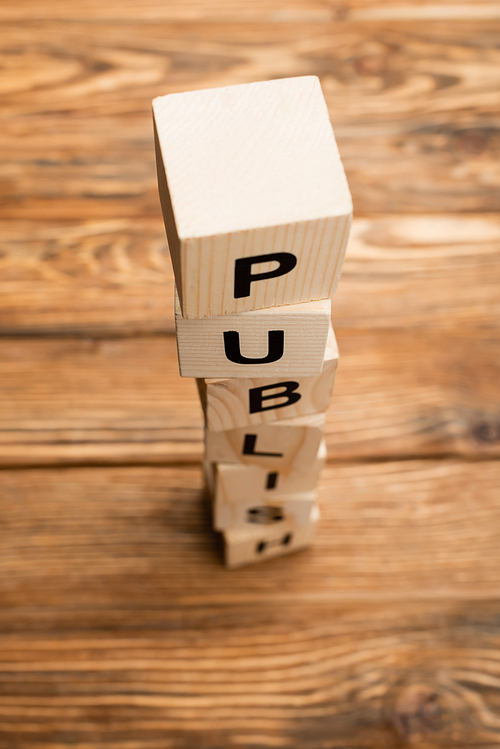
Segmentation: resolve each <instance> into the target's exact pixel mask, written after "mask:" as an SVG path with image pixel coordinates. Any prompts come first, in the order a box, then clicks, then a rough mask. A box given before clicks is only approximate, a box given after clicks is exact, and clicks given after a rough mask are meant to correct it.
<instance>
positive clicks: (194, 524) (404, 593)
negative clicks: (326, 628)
mask: <svg viewBox="0 0 500 749" xmlns="http://www.w3.org/2000/svg"><path fill="white" fill-rule="evenodd" d="M499 478H500V463H499V462H498V461H495V460H491V461H490V460H482V461H470V462H469V461H461V460H451V459H442V460H429V459H426V460H407V461H406V460H399V461H392V462H391V461H388V462H374V463H360V464H359V463H358V464H352V463H344V464H338V465H330V466H328V467H327V468H326V469H325V471H324V473H323V475H322V478H321V480H320V483H319V488H318V500H319V504H320V509H321V520H320V523H319V527H318V530H317V532H316V537H315V541H314V545H313V547H312V549H311V550H310V551H307V552H303V553H300V554H295V555H291V556H290V557H289V558H288V559H286V560H285V559H283V561H279V562H275V563H270V562H269V563H268V562H262V564H260V565H259V571H258V573H257V570H256V569H255V568H248V569H245V570H241V572H240V573H238V574H231V573H230V572H228V571H227V570H225V569H224V567H223V565H222V562H221V556H220V549H219V545H218V538H217V536H216V534H215V533H213V532H212V531H211V528H210V526H211V523H210V517H209V509H208V506H207V505H208V501H207V498H206V497H204V495H203V490H202V485H203V482H202V476H201V468H200V467H199V466H198V467H191V468H189V467H186V468H168V467H135V468H134V467H113V468H71V469H70V468H68V469H65V470H61V469H57V470H53V469H31V470H22V471H17V470H5V471H2V472H0V486H1V487H2V498H3V501H2V512H1V517H2V522H3V524H4V527H5V528H8V529H9V532H8V533H5V534H4V540H3V554H2V568H3V569H4V570H5V574H3V575H2V576H1V579H0V591H1V596H2V601H3V605H4V607H7V608H11V607H23V606H28V605H29V606H33V607H42V608H44V607H46V606H50V607H55V608H61V607H63V608H64V607H65V606H66V605H70V607H71V608H79V607H83V608H84V609H85V608H86V607H88V606H90V607H94V608H95V607H99V606H103V607H104V609H107V608H110V609H114V608H116V607H118V608H120V607H122V608H123V607H127V606H128V607H130V609H131V610H133V609H134V608H140V607H141V606H146V607H147V608H149V609H151V608H154V607H156V606H159V607H160V608H165V607H177V606H188V605H189V606H194V607H198V606H210V605H213V604H215V605H225V606H229V607H231V606H238V605H243V604H244V605H245V606H257V607H258V606H260V605H263V606H264V605H271V607H272V608H274V607H279V606H281V605H292V606H307V604H308V602H311V603H317V604H325V603H335V602H349V601H352V602H355V601H358V602H370V601H371V602H374V603H382V602H384V601H385V602H390V601H394V602H400V601H401V600H402V599H403V600H423V599H427V600H432V599H434V600H437V601H444V600H458V599H464V600H465V599H467V600H481V599H484V598H488V597H496V595H497V592H498V565H499V562H500V558H499V557H500V549H499V545H498V521H499V514H500V495H499V492H498V482H499ZM7 571H8V574H7Z"/></svg>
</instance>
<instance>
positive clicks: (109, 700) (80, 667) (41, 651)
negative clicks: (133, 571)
mask: <svg viewBox="0 0 500 749" xmlns="http://www.w3.org/2000/svg"><path fill="white" fill-rule="evenodd" d="M229 574H236V575H238V574H241V573H229ZM216 611H217V610H216ZM234 611H235V609H228V610H227V611H225V612H222V613H221V612H219V611H217V613H215V614H214V610H213V609H212V610H209V609H202V610H201V611H197V610H196V609H192V610H188V609H184V610H182V611H181V612H176V613H177V616H176V617H175V618H174V616H173V615H172V612H168V611H167V610H162V611H161V614H160V616H159V615H158V611H157V610H156V611H147V612H144V613H146V615H149V616H151V617H153V619H149V620H143V619H142V617H141V613H142V612H139V611H138V610H137V609H135V610H132V611H127V614H126V615H125V616H123V615H122V616H121V619H120V620H119V621H118V620H117V621H116V623H113V627H112V629H111V630H110V631H108V632H106V631H104V630H101V631H98V632H93V631H91V630H90V631H85V630H84V631H81V630H80V632H76V633H70V634H64V635H63V636H61V633H59V632H57V631H52V632H49V633H47V634H45V633H40V632H36V633H32V634H31V635H26V634H24V633H23V634H16V633H14V634H12V635H11V636H6V637H3V638H2V643H1V646H0V662H1V663H2V674H1V676H0V690H1V695H0V732H1V734H0V735H1V739H2V742H3V743H4V744H5V746H8V745H9V743H10V744H14V745H15V744H16V743H17V744H18V745H19V744H21V745H23V746H26V747H29V748H30V749H31V747H36V746H40V745H41V744H43V746H44V747H47V749H60V747H61V746H63V745H64V743H63V742H65V743H66V745H67V743H68V742H69V741H70V742H71V745H72V746H74V747H77V748H78V749H84V748H85V749H88V748H89V747H96V748H97V747H98V748H99V749H100V748H101V747H103V746H106V745H107V746H112V747H113V748H116V749H130V748H131V747H141V748H143V749H164V748H165V747H167V749H169V748H170V747H176V748H180V749H191V748H192V747H194V746H202V745H203V746H213V747H221V746H242V745H243V746H246V747H252V748H253V747H263V748H264V749H271V747H277V746H279V747H284V748H285V749H288V748H289V749H310V747H313V746H322V747H325V748H326V749H342V747H345V746H349V747H354V748H355V749H361V747H370V748H373V749H397V747H401V746H408V745H417V746H432V747H442V748H443V749H448V748H449V747H450V746H453V747H464V746H466V747H471V746H474V747H477V749H488V748H489V749H491V748H492V747H493V746H498V730H497V727H496V721H497V705H498V637H497V636H496V633H495V632H496V629H495V628H496V626H497V616H498V607H497V606H496V605H495V604H491V603H490V604H488V603H480V602H477V603H476V604H475V605H474V606H469V605H466V604H462V605H457V604H455V605H449V604H448V605H446V604H439V605H438V604H434V605H428V606H427V607H426V609H425V611H422V609H421V607H417V606H411V605H408V604H406V605H399V606H398V605H394V606H392V607H389V606H385V607H383V606H380V607H371V608H370V607H364V608H360V607H358V608H355V607H351V608H342V607H338V606H337V607H332V606H331V607H322V608H320V609H318V607H307V608H306V609H302V610H301V609H300V607H298V606H297V607H295V608H290V607H285V608H283V607H278V608H268V607H266V608H264V610H251V611H247V612H245V614H246V615H241V613H240V612H238V613H240V617H241V619H240V620H239V621H238V622H237V623H236V622H234ZM83 615H84V616H85V613H83ZM31 617H32V618H33V619H34V618H35V617H34V615H33V614H31ZM152 620H154V621H157V622H158V623H159V626H158V627H157V628H154V627H153V626H152V625H151V624H150V623H149V622H151V621H152ZM139 622H140V625H139V630H138V631H137V624H138V623H139ZM160 623H164V626H163V627H162V626H161V624H160ZM127 625H128V628H129V629H128V630H127ZM134 625H135V627H136V628H135V629H134Z"/></svg>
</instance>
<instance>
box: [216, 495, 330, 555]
mask: <svg viewBox="0 0 500 749" xmlns="http://www.w3.org/2000/svg"><path fill="white" fill-rule="evenodd" d="M318 520H319V509H318V507H317V505H314V506H313V508H312V510H311V514H310V516H309V522H308V523H307V524H306V525H297V524H296V523H294V522H293V521H292V520H284V521H282V522H280V523H276V524H275V525H270V526H258V525H257V526H255V528H245V529H232V530H228V531H224V533H223V536H224V557H225V563H226V566H227V567H230V568H235V567H241V566H243V565H245V564H251V563H252V562H259V561H263V560H265V559H270V558H272V557H278V556H282V555H283V554H288V553H290V552H292V551H298V550H299V549H304V548H306V547H307V546H310V545H311V543H312V540H313V536H314V531H315V529H316V525H317V522H318Z"/></svg>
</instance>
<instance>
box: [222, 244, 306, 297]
mask: <svg viewBox="0 0 500 749" xmlns="http://www.w3.org/2000/svg"><path fill="white" fill-rule="evenodd" d="M269 262H275V263H278V267H277V268H275V269H274V270H268V271H267V272H266V273H255V274H252V265H256V264H257V263H269ZM296 265H297V258H296V257H295V255H292V253H291V252H271V253H269V254H268V255H254V256H253V257H242V258H240V259H239V260H236V262H235V264H234V298H235V299H240V298H241V297H244V296H250V284H251V283H252V281H264V280H265V279H266V278H278V277H279V276H284V275H285V273H289V272H290V271H291V270H293V269H294V268H295V266H296Z"/></svg>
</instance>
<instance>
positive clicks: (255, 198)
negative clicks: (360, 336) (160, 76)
mask: <svg viewBox="0 0 500 749" xmlns="http://www.w3.org/2000/svg"><path fill="white" fill-rule="evenodd" d="M153 113H154V118H155V126H156V131H157V139H156V146H157V163H158V174H159V188H160V198H161V203H162V209H163V214H164V219H165V227H166V231H167V236H168V241H169V246H170V251H171V254H172V261H173V266H174V272H175V278H176V284H177V287H178V290H179V297H180V299H181V307H182V314H183V316H184V317H185V318H186V319H195V318H196V319H199V318H204V317H211V316H219V315H227V314H232V313H236V312H245V311H249V310H254V309H262V308H267V307H276V306H282V305H286V304H295V303H299V302H306V301H311V300H314V299H325V298H328V297H330V296H331V295H332V294H333V292H334V291H335V288H336V285H337V283H338V280H339V277H340V272H341V268H342V262H343V258H344V254H345V249H346V245H347V238H348V233H349V227H350V222H351V216H352V201H351V197H350V194H349V189H348V186H347V181H346V178H345V174H344V170H343V167H342V163H341V161H340V156H339V153H338V149H337V145H336V143H335V138H334V136H333V132H332V128H331V125H330V120H329V116H328V110H327V107H326V104H325V100H324V98H323V94H322V91H321V86H320V84H319V81H318V79H317V78H316V77H315V76H303V77H300V78H286V79H283V80H273V81H263V82H259V83H250V84H242V85H237V86H227V87H224V88H218V89H208V90H203V91H191V92H186V93H181V94H170V95H168V96H162V97H158V98H157V99H155V100H154V102H153Z"/></svg>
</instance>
